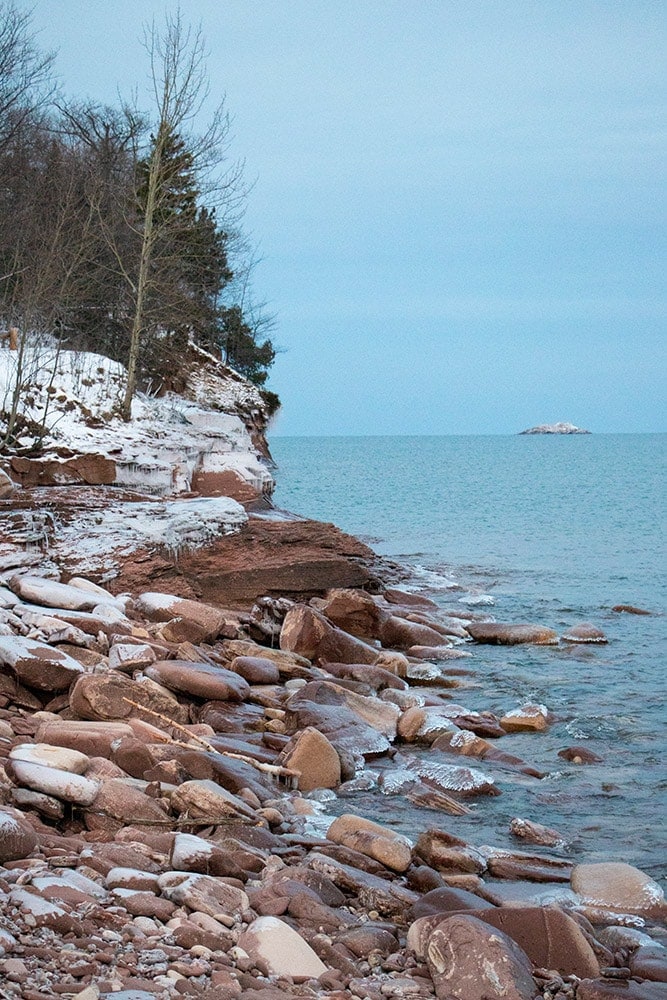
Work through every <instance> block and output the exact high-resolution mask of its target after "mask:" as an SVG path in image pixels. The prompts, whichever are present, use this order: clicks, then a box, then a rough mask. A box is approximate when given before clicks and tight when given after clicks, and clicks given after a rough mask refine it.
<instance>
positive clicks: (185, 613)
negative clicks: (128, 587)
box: [135, 592, 226, 642]
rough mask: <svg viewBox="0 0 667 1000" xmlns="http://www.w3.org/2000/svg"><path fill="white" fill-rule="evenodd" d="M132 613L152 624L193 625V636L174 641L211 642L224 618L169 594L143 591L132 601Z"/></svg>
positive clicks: (196, 603) (223, 624) (222, 614)
mask: <svg viewBox="0 0 667 1000" xmlns="http://www.w3.org/2000/svg"><path fill="white" fill-rule="evenodd" d="M135 607H136V610H137V611H139V612H140V613H141V614H142V615H144V616H145V617H146V618H148V619H149V620H150V621H154V622H170V621H171V620H172V619H174V618H181V619H183V621H184V622H188V623H192V624H193V625H194V626H195V629H194V632H193V637H189V636H187V635H185V634H184V635H183V638H181V639H177V640H169V641H178V642H186V641H190V642H211V641H212V640H213V639H217V637H218V636H219V635H220V633H221V632H222V630H223V628H224V627H225V623H226V615H225V614H224V612H223V611H220V610H219V609H218V608H212V607H210V606H209V605H207V604H201V603H200V602H199V601H187V600H184V599H183V598H180V597H176V596H175V595H173V594H161V593H155V592H146V593H143V594H140V595H139V597H138V598H137V600H136V602H135Z"/></svg>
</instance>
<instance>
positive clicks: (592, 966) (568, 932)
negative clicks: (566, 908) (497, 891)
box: [474, 906, 600, 979]
mask: <svg viewBox="0 0 667 1000" xmlns="http://www.w3.org/2000/svg"><path fill="white" fill-rule="evenodd" d="M474 916H476V917H478V918H479V919H480V920H483V921H484V922H485V923H487V924H490V925H491V926H493V927H497V928H498V930H499V931H502V932H503V933H504V934H507V936H508V937H511V938H512V940H513V941H516V943H517V944H518V945H519V946H520V947H521V948H523V950H524V951H525V953H526V954H527V955H528V958H529V959H530V960H531V962H532V964H533V966H534V967H535V968H537V969H556V971H557V972H560V974H561V975H562V976H579V978H580V979H581V978H584V977H585V976H597V975H599V972H600V966H599V963H598V960H597V958H596V957H595V952H594V951H593V949H592V947H591V945H590V944H589V943H588V940H587V939H586V936H585V935H584V932H583V931H582V929H581V927H580V926H579V924H578V923H577V922H576V921H575V920H573V919H572V917H570V916H569V915H568V914H567V913H564V912H563V910H561V909H559V908H558V907H556V906H548V907H536V906H524V907H511V906H497V907H491V908H488V907H485V908H484V910H483V911H482V910H480V911H479V912H477V913H475V914H474Z"/></svg>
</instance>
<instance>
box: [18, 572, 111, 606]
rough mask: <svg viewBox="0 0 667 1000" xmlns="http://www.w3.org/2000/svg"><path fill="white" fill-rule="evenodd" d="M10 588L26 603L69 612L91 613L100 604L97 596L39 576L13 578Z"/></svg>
mask: <svg viewBox="0 0 667 1000" xmlns="http://www.w3.org/2000/svg"><path fill="white" fill-rule="evenodd" d="M9 586H10V587H11V588H12V590H13V591H14V593H15V594H18V596H19V597H20V598H22V600H24V601H31V602H32V603H33V604H41V605H42V606H43V607H47V608H64V609H65V610H68V611H90V610H92V608H94V607H95V605H96V604H99V603H100V599H99V596H98V595H97V594H91V593H90V592H88V591H85V590H81V589H80V588H79V587H71V586H70V585H69V584H67V583H57V582H56V581H55V580H43V579H41V578H40V577H38V576H18V575H17V576H13V577H12V578H11V580H10V581H9Z"/></svg>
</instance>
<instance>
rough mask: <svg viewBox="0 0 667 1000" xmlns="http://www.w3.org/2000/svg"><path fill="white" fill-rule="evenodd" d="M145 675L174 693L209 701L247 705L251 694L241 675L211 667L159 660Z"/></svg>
mask: <svg viewBox="0 0 667 1000" xmlns="http://www.w3.org/2000/svg"><path fill="white" fill-rule="evenodd" d="M144 673H145V675H146V677H150V679H151V680H154V681H156V682H157V683H158V684H162V685H164V687H167V688H169V689H170V690H171V691H177V692H179V693H183V694H189V695H193V696H194V697H195V698H203V699H205V700H206V701H244V700H245V699H246V698H247V697H248V695H249V694H250V686H249V685H248V683H247V681H245V680H244V679H243V677H241V676H240V674H237V673H234V672H233V671H231V670H226V669H225V668H224V667H217V666H212V665H211V664H208V663H190V662H189V661H187V660H158V661H157V662H156V663H153V664H152V665H151V666H150V667H146V670H145V671H144Z"/></svg>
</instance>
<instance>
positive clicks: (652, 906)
mask: <svg viewBox="0 0 667 1000" xmlns="http://www.w3.org/2000/svg"><path fill="white" fill-rule="evenodd" d="M572 889H573V890H574V892H576V893H578V894H579V895H580V896H581V898H582V901H583V902H584V903H585V904H587V905H589V906H597V907H602V908H604V909H608V910H616V911H618V912H621V913H636V914H639V915H643V914H646V915H647V916H664V915H665V914H666V913H667V906H666V904H665V894H664V892H663V890H662V889H661V887H660V886H659V885H658V883H657V882H656V881H655V880H654V879H652V878H651V877H650V876H649V875H647V874H646V873H645V872H643V871H641V870H640V869H639V868H634V867H633V866H632V865H628V864H625V863H624V862H618V861H607V862H601V863H599V864H581V865H575V867H574V869H573V870H572Z"/></svg>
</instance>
